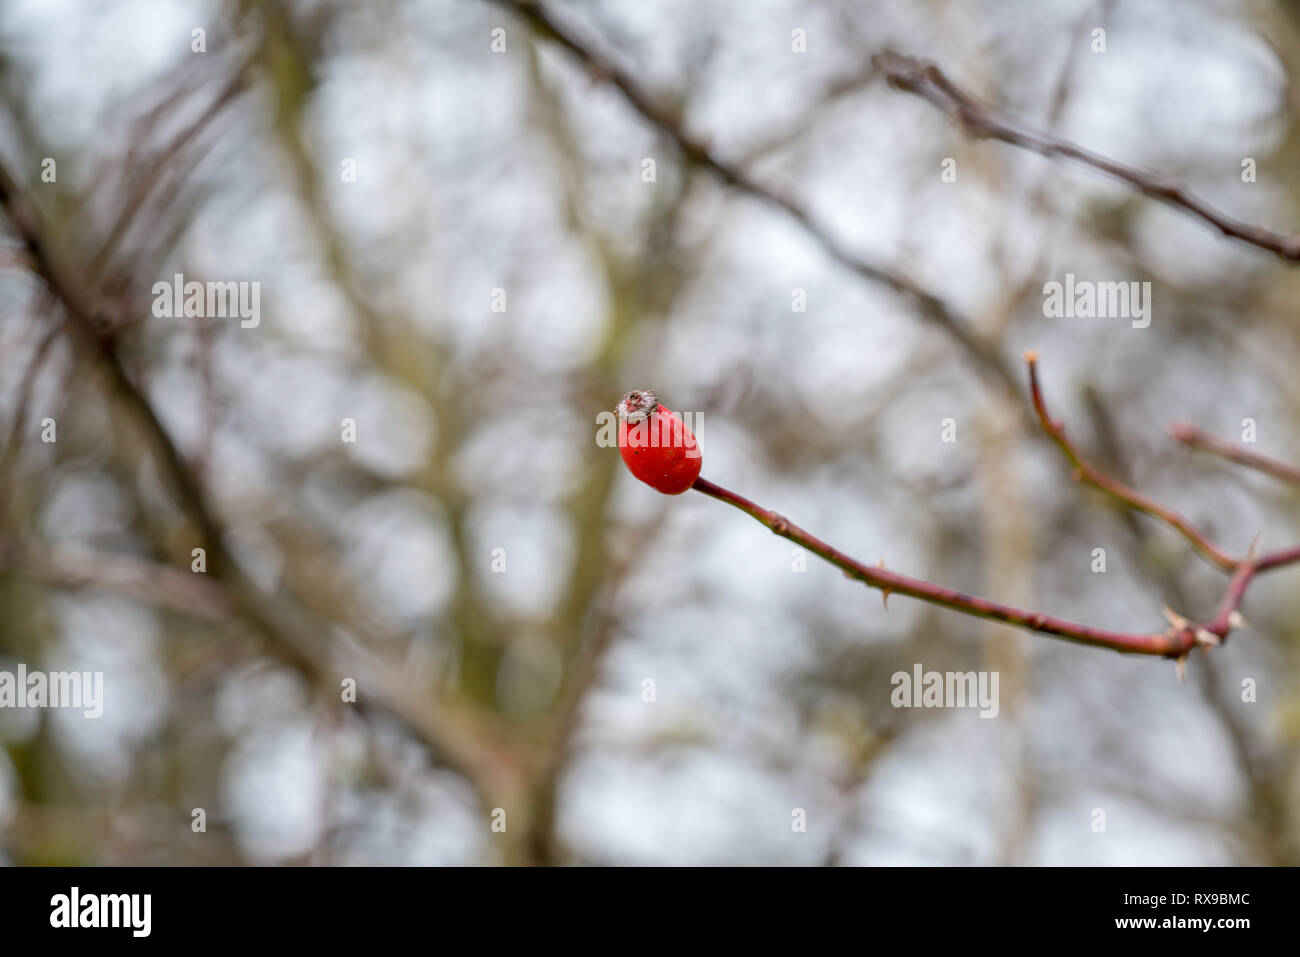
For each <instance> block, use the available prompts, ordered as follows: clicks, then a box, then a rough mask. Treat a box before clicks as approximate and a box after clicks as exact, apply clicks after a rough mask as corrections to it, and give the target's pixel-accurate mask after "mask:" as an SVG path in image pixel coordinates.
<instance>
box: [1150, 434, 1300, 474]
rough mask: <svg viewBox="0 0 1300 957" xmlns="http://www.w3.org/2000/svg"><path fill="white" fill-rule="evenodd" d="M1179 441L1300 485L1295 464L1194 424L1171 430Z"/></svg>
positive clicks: (1298, 472)
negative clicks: (1210, 432) (1263, 453)
mask: <svg viewBox="0 0 1300 957" xmlns="http://www.w3.org/2000/svg"><path fill="white" fill-rule="evenodd" d="M1169 432H1170V434H1171V435H1173V437H1174V438H1176V439H1177V440H1178V441H1179V442H1182V443H1184V444H1185V445H1190V446H1191V447H1192V448H1194V449H1201V450H1202V451H1205V452H1213V453H1214V454H1215V455H1221V456H1223V457H1224V458H1225V459H1229V460H1230V461H1233V462H1236V463H1237V464H1238V465H1245V466H1247V467H1248V468H1252V469H1257V470H1258V471H1260V472H1266V473H1268V474H1269V475H1271V476H1273V477H1274V478H1279V479H1281V480H1282V481H1283V482H1291V483H1293V484H1296V485H1300V469H1298V468H1296V467H1295V466H1294V465H1287V464H1286V463H1285V462H1279V461H1278V460H1277V459H1271V458H1269V457H1268V456H1267V455H1260V454H1259V453H1258V452H1252V451H1250V450H1249V449H1245V448H1242V447H1241V446H1240V445H1236V444H1234V443H1232V442H1228V441H1225V440H1224V439H1220V438H1217V437H1216V436H1213V435H1210V434H1208V433H1206V432H1202V431H1201V430H1200V429H1198V428H1197V427H1196V426H1194V425H1188V424H1186V423H1179V424H1178V425H1175V426H1173V427H1172V428H1170V430H1169Z"/></svg>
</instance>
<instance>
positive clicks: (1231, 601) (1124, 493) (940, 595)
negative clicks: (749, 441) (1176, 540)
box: [694, 352, 1300, 667]
mask: <svg viewBox="0 0 1300 957" xmlns="http://www.w3.org/2000/svg"><path fill="white" fill-rule="evenodd" d="M1025 360H1026V362H1027V363H1028V366H1029V389H1030V398H1031V401H1032V402H1033V406H1034V411H1035V412H1036V413H1037V414H1038V418H1039V421H1040V422H1041V424H1042V426H1043V430H1044V431H1045V432H1047V434H1048V435H1049V436H1050V437H1051V438H1052V439H1053V440H1054V441H1055V442H1056V444H1057V445H1058V446H1059V447H1060V449H1061V451H1062V452H1064V453H1065V455H1066V457H1067V458H1068V459H1069V460H1070V462H1071V463H1072V464H1073V465H1074V469H1075V475H1076V477H1078V478H1079V479H1082V480H1084V481H1087V482H1088V483H1089V484H1091V485H1094V486H1096V487H1097V488H1099V489H1102V490H1103V491H1105V492H1108V493H1109V494H1110V495H1112V496H1114V497H1115V498H1116V499H1118V500H1119V501H1121V502H1123V503H1124V504H1126V505H1128V506H1129V507H1131V508H1134V509H1137V510H1138V511H1141V512H1145V513H1146V514H1149V515H1153V516H1155V517H1157V518H1159V519H1161V520H1163V521H1165V522H1167V523H1168V524H1170V525H1171V526H1173V527H1174V528H1176V529H1177V530H1178V531H1180V532H1182V534H1183V536H1184V537H1185V538H1186V539H1187V540H1188V541H1189V542H1190V543H1191V544H1192V546H1193V547H1194V548H1196V550H1197V551H1198V552H1200V553H1201V554H1202V555H1204V556H1205V557H1206V558H1207V559H1209V560H1210V561H1211V562H1212V564H1214V565H1215V566H1216V567H1218V568H1220V569H1221V570H1223V571H1225V572H1229V573H1230V575H1231V577H1230V578H1229V581H1228V587H1227V590H1226V592H1225V594H1224V597H1223V599H1222V601H1221V602H1220V604H1219V608H1218V611H1217V612H1216V614H1215V615H1214V617H1213V618H1210V619H1208V620H1206V621H1203V622H1199V623H1198V622H1193V621H1189V620H1187V619H1185V618H1183V617H1182V616H1181V615H1178V614H1177V613H1175V612H1173V611H1170V610H1169V609H1168V608H1166V609H1165V617H1166V618H1167V619H1168V621H1169V628H1167V629H1165V630H1164V631H1163V632H1125V631H1112V630H1110V629H1105V628H1094V627H1092V626H1091V625H1083V624H1079V623H1077V622H1072V621H1066V620H1064V619H1060V618H1055V617H1052V616H1051V615H1045V614H1042V613H1041V612H1033V611H1026V610H1023V609H1020V608H1015V607H1013V606H1011V605H1004V604H1001V603H1000V602H995V601H990V600H989V599H987V598H978V597H975V596H973V595H967V594H965V593H963V592H959V591H954V590H953V589H951V588H944V587H943V586H941V585H936V584H933V583H931V582H927V581H923V580H921V579H919V578H910V577H908V576H906V575H900V574H898V573H896V572H892V571H889V570H888V569H886V568H885V567H884V563H883V562H882V563H881V564H879V565H865V564H863V563H862V562H859V561H857V560H856V559H854V558H851V557H849V556H848V555H845V554H844V553H843V552H841V551H839V550H837V549H836V548H834V547H832V546H831V545H828V544H827V543H826V542H824V541H822V540H821V539H819V538H817V537H816V536H814V535H812V534H811V533H809V532H807V531H805V530H804V529H802V528H800V527H799V526H798V525H795V524H794V523H792V522H791V521H790V520H789V519H787V518H785V517H784V516H781V515H778V514H777V513H776V512H772V511H769V510H768V509H765V508H763V507H762V506H760V505H757V504H755V503H754V502H751V501H750V500H749V499H747V498H744V497H743V496H740V495H737V494H736V493H735V492H732V491H730V490H729V489H725V488H723V487H722V486H720V485H717V484H715V483H713V482H710V481H708V480H707V479H703V478H701V479H698V480H697V481H696V482H695V485H694V488H695V490H696V491H699V492H703V493H704V494H705V495H709V496H711V497H713V498H716V499H718V500H719V501H722V502H726V503H727V504H728V505H732V506H734V507H735V508H738V509H740V510H741V511H742V512H745V513H746V514H747V515H749V516H751V517H752V518H754V519H757V520H758V521H759V522H761V523H762V524H763V525H765V526H766V527H767V528H770V529H771V530H772V531H773V532H774V533H776V534H777V535H780V536H781V537H782V538H786V539H789V540H790V541H792V542H794V543H795V544H797V545H801V546H802V547H804V548H806V549H808V551H810V552H812V553H813V554H815V555H818V556H820V557H821V558H823V559H825V560H826V561H828V562H830V563H831V564H832V565H835V566H836V567H837V568H840V569H841V570H843V572H844V573H845V575H847V576H848V577H850V578H854V579H857V580H858V581H861V582H864V583H866V584H867V585H870V586H871V587H872V588H879V589H880V590H881V592H882V593H883V594H884V597H885V598H886V599H888V597H889V596H890V595H891V594H893V593H894V592H898V593H899V594H902V595H909V596H911V597H912V598H917V599H920V600H921V601H924V602H929V603H930V604H932V605H941V606H943V607H945V608H951V609H953V610H954V611H959V612H961V613H963V614H966V615H972V616H974V617H976V618H985V619H991V620H994V621H1001V622H1005V623H1007V624H1009V625H1015V626H1016V627H1019V628H1024V629H1027V630H1029V631H1035V632H1039V633H1041V634H1046V635H1052V636H1054V637H1057V638H1064V639H1066V640H1067V641H1074V642H1078V643H1080V644H1085V645H1092V646H1094V647H1098V648H1109V649H1111V650H1113V651H1120V652H1125V653H1128V654H1138V655H1157V656H1160V657H1165V658H1177V659H1180V662H1179V663H1180V667H1181V659H1183V658H1184V657H1185V656H1186V655H1187V654H1188V653H1189V652H1190V651H1191V650H1192V649H1193V648H1194V647H1196V646H1197V645H1200V646H1202V647H1205V648H1209V647H1211V646H1214V645H1218V644H1221V643H1222V642H1223V641H1224V639H1226V638H1227V637H1228V634H1229V632H1231V631H1232V630H1233V629H1235V628H1239V627H1241V626H1242V625H1243V624H1244V621H1243V620H1242V617H1241V612H1240V607H1241V603H1242V601H1243V600H1244V598H1245V596H1246V590H1247V588H1248V587H1249V586H1250V583H1251V582H1252V581H1253V580H1254V578H1255V576H1256V575H1258V574H1260V573H1261V572H1265V571H1269V570H1271V569H1274V568H1281V567H1283V566H1286V565H1291V564H1294V563H1296V562H1300V545H1296V546H1293V547H1291V548H1286V549H1282V550H1281V551H1277V552H1273V553H1271V554H1269V555H1264V556H1263V557H1260V556H1259V555H1258V553H1257V549H1256V545H1257V544H1258V542H1256V543H1255V544H1252V546H1251V548H1250V551H1249V552H1248V553H1247V554H1246V556H1245V557H1243V558H1240V559H1236V558H1233V557H1231V556H1230V555H1228V554H1227V553H1226V552H1224V551H1223V550H1222V549H1220V548H1219V547H1218V546H1216V545H1215V544H1214V543H1213V542H1211V541H1210V540H1209V539H1208V538H1206V537H1205V536H1204V535H1203V534H1201V533H1200V532H1199V531H1197V530H1196V528H1194V527H1193V526H1192V525H1191V523H1189V522H1188V521H1187V520H1186V519H1184V518H1183V517H1182V516H1181V515H1179V514H1178V513H1177V512H1175V511H1173V510H1172V509H1170V508H1167V507H1165V506H1164V505H1161V504H1160V503H1158V502H1155V501H1153V500H1152V499H1150V498H1147V497H1146V496H1144V495H1142V494H1141V493H1139V492H1137V491H1135V490H1134V489H1131V488H1129V487H1128V486H1127V485H1124V484H1123V483H1121V482H1117V481H1116V480H1114V479H1112V478H1110V477H1109V476H1107V475H1105V474H1103V473H1101V472H1100V471H1098V470H1097V469H1095V468H1093V467H1092V466H1091V465H1090V464H1089V463H1088V462H1087V461H1086V460H1085V459H1084V458H1083V457H1082V456H1081V455H1080V454H1079V452H1078V451H1077V450H1076V449H1075V448H1074V446H1073V445H1072V444H1071V443H1070V442H1069V440H1068V439H1067V438H1066V436H1065V428H1064V426H1062V425H1061V424H1060V423H1059V422H1057V421H1055V420H1053V419H1052V417H1051V416H1050V415H1049V414H1048V412H1047V407H1046V405H1045V404H1044V402H1043V396H1042V390H1041V388H1040V386H1039V382H1038V373H1037V360H1038V357H1037V355H1036V354H1035V353H1033V352H1027V353H1026V354H1025Z"/></svg>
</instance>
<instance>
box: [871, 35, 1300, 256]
mask: <svg viewBox="0 0 1300 957" xmlns="http://www.w3.org/2000/svg"><path fill="white" fill-rule="evenodd" d="M874 61H875V63H876V65H877V66H878V67H879V68H880V69H881V70H882V71H883V72H884V74H885V76H886V77H888V79H889V82H890V84H891V85H892V86H894V87H896V88H897V89H900V90H906V91H907V92H909V93H915V94H916V95H917V96H920V97H922V98H923V99H926V100H928V101H930V102H931V103H933V104H934V105H935V106H937V107H938V108H939V109H940V110H942V111H943V112H944V113H947V114H948V115H949V116H951V117H952V118H953V119H955V120H957V121H958V122H959V123H961V125H962V128H963V129H965V130H966V132H967V133H968V134H969V135H971V136H974V137H978V138H980V139H994V140H1001V141H1002V142H1004V143H1009V144H1011V145H1012V146H1019V147H1022V148H1024V149H1027V150H1031V151H1033V152H1035V153H1038V154H1040V155H1042V156H1046V157H1048V158H1063V159H1070V160H1075V161H1076V162H1079V163H1082V164H1083V165H1085V166H1090V167H1092V168H1093V169H1096V170H1099V171H1101V172H1103V173H1106V174H1108V175H1110V176H1113V177H1115V178H1116V179H1118V180H1121V181H1122V182H1125V183H1127V184H1128V185H1130V186H1132V187H1133V188H1134V189H1136V190H1137V191H1138V192H1140V193H1143V194H1144V195H1146V196H1150V197H1151V198H1152V199H1156V200H1159V201H1160V202H1162V203H1165V204H1167V205H1169V206H1173V207H1175V208H1177V209H1181V210H1182V211H1183V212H1185V213H1187V214H1188V215H1190V216H1194V217H1196V218H1197V219H1200V220H1201V221H1202V222H1205V223H1208V224H1209V225H1211V226H1213V227H1214V228H1215V229H1217V230H1218V231H1219V232H1221V233H1223V235H1225V236H1231V237H1233V238H1234V239H1239V240H1241V241H1242V242H1246V243H1250V244H1251V245H1252V246H1257V247H1259V248H1260V249H1266V250H1268V251H1269V252H1271V253H1274V254H1275V255H1277V256H1279V257H1281V258H1282V259H1285V260H1287V261H1288V262H1297V261H1300V237H1296V236H1288V235H1284V234H1283V233H1277V232H1273V231H1272V230H1268V229H1265V228H1264V227H1262V226H1255V225H1252V224H1250V223H1246V222H1243V221H1241V220H1239V219H1234V218H1233V217H1231V216H1229V215H1227V214H1226V213H1223V212H1220V211H1219V210H1217V209H1215V208H1214V207H1213V206H1211V205H1210V204H1209V203H1207V202H1206V201H1205V200H1203V199H1201V198H1200V197H1198V196H1195V195H1193V194H1192V193H1190V192H1188V190H1187V189H1186V188H1185V187H1184V186H1183V185H1182V184H1181V183H1179V182H1177V181H1176V180H1173V179H1170V178H1168V177H1164V176H1159V175H1156V174H1152V173H1147V172H1144V171H1142V170H1140V169H1137V168H1136V167H1133V166H1127V165H1125V164H1124V163H1120V162H1117V161H1116V160H1113V159H1109V158H1107V157H1105V156H1102V155H1100V154H1099V153H1094V152H1092V151H1091V150H1087V149H1084V148H1083V147H1081V146H1077V145H1075V144H1074V143H1070V142H1067V141H1066V140H1062V139H1059V138H1057V137H1055V136H1052V135H1050V134H1048V133H1044V132H1042V131H1040V130H1035V129H1031V128H1029V127H1027V126H1025V125H1023V124H1021V123H1019V122H1018V121H1016V120H1015V119H1013V118H1012V117H1010V116H1009V115H1008V114H1006V113H1004V112H1002V111H1001V110H998V109H997V108H995V107H993V106H990V105H989V104H987V103H984V102H982V101H980V100H978V99H977V98H975V97H974V96H972V95H971V94H969V93H967V92H966V91H964V90H962V89H961V88H960V87H958V86H957V85H956V84H955V83H953V82H952V81H951V80H950V79H948V77H947V76H945V75H944V73H943V71H942V70H940V69H939V67H938V66H936V65H935V64H933V63H928V62H926V61H924V60H918V59H916V58H915V57H910V56H904V55H902V54H900V53H895V52H893V51H885V52H883V53H878V54H876V56H875V57H874Z"/></svg>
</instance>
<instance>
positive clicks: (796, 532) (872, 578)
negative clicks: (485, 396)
mask: <svg viewBox="0 0 1300 957" xmlns="http://www.w3.org/2000/svg"><path fill="white" fill-rule="evenodd" d="M694 488H695V490H696V491H698V492H703V493H704V494H705V495H710V496H712V497H713V498H716V499H718V500H719V501H723V502H726V503H727V504H728V505H733V506H735V507H736V508H738V509H740V510H741V511H742V512H745V513H746V514H748V515H750V516H752V517H753V518H756V519H757V520H758V521H759V522H761V523H762V524H763V525H765V526H767V527H768V528H770V529H771V530H772V531H773V532H775V533H776V534H777V535H780V536H781V537H782V538H787V539H789V540H790V541H792V542H794V543H795V544H797V545H801V546H802V547H804V548H806V549H808V551H810V552H812V553H813V554H815V555H818V556H820V557H821V558H824V559H825V560H826V561H828V562H830V563H831V564H832V565H835V566H836V567H837V568H840V569H842V570H843V571H844V573H845V574H846V575H848V576H849V577H850V578H856V579H857V580H858V581H861V582H865V583H866V584H867V585H870V586H871V587H872V588H879V589H880V590H881V591H882V592H883V593H884V595H885V597H886V598H888V596H889V595H890V594H892V593H894V592H897V593H899V594H900V595H909V596H911V597H912V598H919V599H920V600H921V601H926V602H929V603H930V604H932V605H942V606H943V607H945V608H951V609H953V610H955V611H960V612H963V613H964V614H967V615H973V616H975V617H976V618H989V619H993V620H995V621H1003V622H1006V623H1007V624H1009V625H1016V626H1017V627H1020V628H1027V629H1029V630H1030V631H1037V632H1041V633H1043V634H1046V635H1054V636H1055V637H1057V638H1064V639H1066V640H1068V641H1075V642H1079V643H1081V644H1085V645H1093V646H1095V647H1099V648H1111V649H1113V650H1115V651H1123V652H1128V653H1130V654H1137V655H1158V656H1162V657H1166V658H1176V657H1180V656H1182V655H1184V654H1186V653H1187V652H1188V651H1190V650H1191V648H1192V647H1193V646H1195V644H1196V640H1197V639H1196V627H1195V626H1192V625H1190V624H1189V625H1188V626H1186V627H1183V628H1177V627H1170V628H1169V629H1167V630H1165V631H1163V632H1153V633H1146V634H1143V633H1137V632H1122V631H1109V630H1107V629H1104V628H1093V627H1091V626H1089V625H1081V624H1078V623H1076V622H1072V621H1066V620H1064V619H1061V618H1053V617H1052V616H1051V615H1044V614H1041V613H1039V612H1033V611H1024V610H1022V609H1019V608H1013V607H1012V606H1010V605H1003V604H1001V603H1000V602H995V601H990V600H989V599H987V598H978V597H976V596H974V595H967V594H964V593H963V592H959V591H954V590H953V589H951V588H944V587H943V586H941V585H935V584H932V583H930V582H927V581H922V580H921V579H919V578H910V577H908V576H906V575H900V574H898V573H897V572H891V571H889V570H888V569H886V568H884V567H882V566H879V565H864V564H863V563H862V562H859V561H857V560H856V559H853V558H850V557H849V556H848V555H845V554H844V553H843V552H841V551H839V550H838V549H836V548H834V547H832V546H831V545H828V544H826V543H825V542H824V541H822V540H821V539H820V538H817V537H816V536H815V535H813V534H812V533H810V532H807V531H805V530H804V529H802V528H800V527H799V526H798V525H795V524H794V523H793V522H791V521H790V520H789V519H787V518H785V517H783V516H781V515H778V514H777V513H776V512H772V511H769V510H767V509H765V508H763V507H762V506H760V505H756V504H755V503H754V502H751V501H750V500H749V499H747V498H744V497H743V496H740V495H737V494H736V493H735V492H732V491H730V490H729V489H725V488H723V487H722V486H720V485H716V484H714V483H713V482H710V481H708V480H707V479H703V478H701V479H697V480H696V482H695V486H694Z"/></svg>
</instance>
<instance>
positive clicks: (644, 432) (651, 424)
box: [618, 389, 703, 495]
mask: <svg viewBox="0 0 1300 957" xmlns="http://www.w3.org/2000/svg"><path fill="white" fill-rule="evenodd" d="M618 449H619V451H620V452H621V453H622V455H623V461H624V462H626V463H627V467H628V471H630V472H631V473H632V474H633V475H635V476H636V477H637V478H639V479H640V480H641V481H642V482H645V483H646V484H647V485H649V486H651V487H652V488H655V489H658V490H659V491H660V492H663V493H664V494H665V495H680V494H681V493H682V492H685V491H686V490H687V489H688V488H690V487H691V486H692V485H694V484H695V480H696V479H697V478H699V477H700V464H701V462H702V461H703V459H702V457H701V455H700V446H699V443H698V442H696V441H695V436H694V435H693V434H692V433H691V430H690V429H689V428H687V427H686V423H685V422H683V421H682V417H681V416H679V415H678V414H677V413H676V412H673V411H672V410H671V409H668V408H666V407H665V406H662V405H660V404H659V397H658V396H656V395H655V394H654V393H653V392H652V391H650V390H649V389H638V390H636V391H634V392H629V393H628V394H627V395H625V396H623V398H622V399H620V400H619V403H618Z"/></svg>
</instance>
